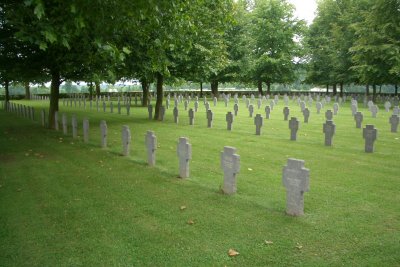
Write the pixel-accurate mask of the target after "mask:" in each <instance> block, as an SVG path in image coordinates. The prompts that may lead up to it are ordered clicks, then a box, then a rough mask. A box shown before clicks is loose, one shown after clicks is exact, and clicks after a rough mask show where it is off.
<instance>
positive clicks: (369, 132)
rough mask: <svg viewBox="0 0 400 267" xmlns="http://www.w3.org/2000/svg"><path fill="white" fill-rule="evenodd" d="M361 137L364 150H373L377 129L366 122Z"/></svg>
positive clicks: (370, 151) (369, 151)
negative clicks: (363, 140) (363, 142)
mask: <svg viewBox="0 0 400 267" xmlns="http://www.w3.org/2000/svg"><path fill="white" fill-rule="evenodd" d="M363 138H364V139H365V152H367V153H372V152H374V142H375V140H376V139H377V138H378V130H377V129H375V127H374V125H370V124H367V125H366V126H365V128H364V129H363Z"/></svg>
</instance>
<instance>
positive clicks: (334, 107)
mask: <svg viewBox="0 0 400 267" xmlns="http://www.w3.org/2000/svg"><path fill="white" fill-rule="evenodd" d="M338 111H339V104H338V103H334V104H333V115H337V114H338Z"/></svg>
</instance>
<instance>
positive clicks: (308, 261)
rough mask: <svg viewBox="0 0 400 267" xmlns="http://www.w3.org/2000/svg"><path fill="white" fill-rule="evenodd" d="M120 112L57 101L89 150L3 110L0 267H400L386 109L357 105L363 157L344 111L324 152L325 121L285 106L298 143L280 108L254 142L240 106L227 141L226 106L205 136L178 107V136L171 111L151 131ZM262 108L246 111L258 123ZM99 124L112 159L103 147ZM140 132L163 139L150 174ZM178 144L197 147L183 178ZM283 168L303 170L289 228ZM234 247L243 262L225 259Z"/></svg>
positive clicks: (143, 116) (394, 145)
mask: <svg viewBox="0 0 400 267" xmlns="http://www.w3.org/2000/svg"><path fill="white" fill-rule="evenodd" d="M16 102H17V103H22V104H27V105H33V106H35V108H36V111H37V112H36V113H37V115H38V111H39V109H40V108H43V107H47V103H46V102H44V101H16ZM114 104H115V103H114ZM115 106H116V105H114V114H110V113H104V112H102V111H101V112H97V111H96V109H95V108H93V109H92V110H90V109H89V107H88V106H87V109H86V110H84V109H83V108H75V107H66V106H63V105H62V102H61V103H60V114H61V113H63V112H65V113H67V114H68V115H69V118H70V117H71V115H72V114H76V115H77V117H78V119H79V133H80V134H82V129H81V128H82V127H81V122H82V119H83V118H84V117H87V118H89V120H90V127H91V128H90V141H89V143H88V144H84V143H83V140H82V137H79V138H78V139H75V140H74V139H72V136H71V134H69V135H68V136H64V135H63V134H62V131H59V132H56V131H50V130H47V129H43V128H42V127H40V125H39V122H38V121H36V122H31V121H29V120H27V119H23V118H18V117H17V116H16V115H15V114H10V113H5V112H4V111H0V119H1V124H0V167H1V168H0V185H1V187H0V239H1V241H2V242H1V243H0V266H267V265H271V266H338V265H343V266H398V265H399V264H400V254H399V253H398V251H399V249H400V234H399V230H400V194H399V188H400V187H399V186H400V167H399V160H400V156H399V149H400V134H399V133H390V125H389V123H388V120H389V113H386V112H384V111H383V109H382V107H381V110H380V112H379V113H378V118H376V119H374V118H371V116H370V114H369V112H367V111H366V110H365V109H363V108H361V110H362V111H363V113H364V123H363V125H365V124H366V123H372V124H374V125H375V126H376V127H377V128H378V131H379V133H378V140H377V142H376V151H375V152H374V153H372V154H369V153H365V152H364V140H363V139H362V130H361V129H356V128H355V122H354V120H353V117H352V116H351V112H350V108H349V106H348V104H345V105H344V106H343V107H341V109H340V110H339V115H338V116H335V117H334V122H335V124H336V128H337V132H336V135H335V137H334V146H333V147H326V146H324V144H323V142H324V137H323V134H322V124H323V123H324V121H325V118H324V112H321V114H316V110H315V106H313V107H310V109H311V116H310V122H309V123H308V124H305V123H303V122H302V121H303V119H302V115H301V112H300V108H299V107H298V106H297V104H295V103H292V102H290V108H291V116H297V117H298V118H299V120H300V121H301V123H300V130H299V132H298V140H297V141H295V142H294V141H289V129H288V122H287V121H283V114H282V109H283V107H284V104H283V101H282V100H280V102H279V104H278V106H276V107H275V109H274V110H273V111H272V113H271V119H270V120H265V121H264V126H263V128H262V135H261V136H256V135H255V126H254V125H253V119H252V118H249V115H248V112H247V111H245V105H244V103H243V102H242V101H240V107H239V116H238V117H237V118H235V121H234V125H233V131H232V132H228V131H227V130H226V123H225V114H226V112H227V111H231V110H232V109H233V108H232V106H233V103H232V101H231V103H230V104H229V107H228V108H225V107H224V104H223V103H222V102H219V103H218V106H217V107H213V105H212V103H211V109H212V110H213V112H214V113H215V115H214V116H215V120H214V127H213V128H211V129H209V128H207V127H206V125H207V124H206V115H205V112H204V106H203V105H200V109H199V112H198V113H197V114H196V118H195V125H194V126H190V125H189V120H188V114H187V112H185V111H184V110H183V104H181V107H180V119H179V124H177V125H176V124H174V123H173V117H172V109H169V110H167V115H166V120H165V122H155V121H149V120H148V119H147V108H141V107H132V108H131V115H130V116H127V115H118V114H116V108H115ZM191 106H192V107H193V102H192V103H191ZM264 106H265V104H264V105H263V107H262V109H260V110H257V108H255V110H256V112H255V113H261V114H263V113H264V112H263V108H264ZM327 108H332V105H328V106H327V107H326V108H325V109H324V110H326V109H327ZM122 113H123V114H126V113H125V110H123V111H122ZM263 116H264V115H263ZM36 117H38V116H36ZM103 119H104V120H106V121H107V124H108V128H109V141H108V145H109V147H108V148H107V149H101V148H100V129H99V122H100V120H103ZM122 125H129V126H130V129H131V134H132V145H131V155H130V157H122V156H121V155H120V153H121V152H122V146H121V129H122ZM69 130H70V129H69ZM147 130H154V131H155V133H156V135H157V138H158V144H159V147H158V150H157V164H156V167H154V168H151V167H149V166H147V164H146V150H145V146H144V136H145V133H146V131H147ZM180 136H186V137H189V139H190V142H191V144H192V147H193V160H192V161H191V163H190V164H191V166H190V170H191V173H190V178H189V179H186V180H182V179H179V178H177V175H178V158H177V156H176V144H177V140H178V138H179V137H180ZM225 145H230V146H234V147H236V148H237V149H238V154H239V155H240V156H241V171H240V173H239V175H238V193H237V194H236V195H233V196H227V195H223V194H221V193H220V189H219V188H220V186H221V184H222V179H223V174H222V170H221V169H220V163H219V157H220V155H219V153H220V151H221V150H222V149H223V146H225ZM289 157H294V158H299V159H303V160H305V162H306V163H305V165H306V167H307V168H309V169H310V189H311V190H310V192H308V193H306V194H305V216H303V217H298V218H294V217H289V216H287V215H285V212H284V211H285V189H284V187H283V186H282V182H281V179H282V167H283V166H284V165H285V164H286V161H287V158H289ZM182 206H185V207H186V208H185V209H181V207H182ZM189 221H193V222H194V223H193V224H189V223H188V222H189ZM265 241H272V242H273V243H272V244H266V243H265ZM230 248H232V249H235V250H237V251H238V252H239V253H240V255H238V256H237V257H229V256H228V250H229V249H230Z"/></svg>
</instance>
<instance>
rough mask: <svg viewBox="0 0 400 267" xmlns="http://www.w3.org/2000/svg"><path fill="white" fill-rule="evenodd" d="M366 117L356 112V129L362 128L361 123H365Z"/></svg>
mask: <svg viewBox="0 0 400 267" xmlns="http://www.w3.org/2000/svg"><path fill="white" fill-rule="evenodd" d="M363 119H364V116H363V114H362V113H361V111H358V112H356V114H355V115H354V120H355V121H356V128H361V123H362V122H363Z"/></svg>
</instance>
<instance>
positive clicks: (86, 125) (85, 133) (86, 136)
mask: <svg viewBox="0 0 400 267" xmlns="http://www.w3.org/2000/svg"><path fill="white" fill-rule="evenodd" d="M83 142H85V143H88V142H89V120H88V119H87V118H85V119H83Z"/></svg>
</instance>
